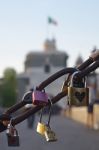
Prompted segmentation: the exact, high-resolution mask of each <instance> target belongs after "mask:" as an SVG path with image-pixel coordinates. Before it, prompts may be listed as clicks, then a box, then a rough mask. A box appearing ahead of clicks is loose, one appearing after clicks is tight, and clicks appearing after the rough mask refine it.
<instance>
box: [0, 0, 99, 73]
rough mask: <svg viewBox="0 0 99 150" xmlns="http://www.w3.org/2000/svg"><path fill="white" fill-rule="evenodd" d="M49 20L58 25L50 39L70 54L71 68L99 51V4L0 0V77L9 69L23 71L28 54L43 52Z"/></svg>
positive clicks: (66, 0) (89, 1)
mask: <svg viewBox="0 0 99 150" xmlns="http://www.w3.org/2000/svg"><path fill="white" fill-rule="evenodd" d="M47 16H51V17H52V18H54V19H55V20H56V21H57V22H58V26H57V27H54V26H51V27H50V28H49V32H50V34H49V38H51V37H53V36H54V37H55V38H56V40H57V47H58V48H59V49H61V50H65V51H66V52H67V53H68V55H69V60H68V65H69V66H71V67H72V66H73V64H74V62H75V60H76V58H77V56H78V55H79V54H81V55H82V57H83V58H84V60H85V59H87V58H88V56H89V54H90V51H91V50H92V48H93V47H94V46H95V45H96V46H97V47H98V48H99V1H98V0H0V75H2V73H3V71H4V69H5V68H6V67H14V68H15V69H16V71H17V72H20V71H22V70H23V69H24V65H23V63H24V60H25V56H26V54H27V53H28V52H29V51H34V50H36V51H41V50H42V49H43V42H44V40H45V38H46V37H47V36H48V35H47Z"/></svg>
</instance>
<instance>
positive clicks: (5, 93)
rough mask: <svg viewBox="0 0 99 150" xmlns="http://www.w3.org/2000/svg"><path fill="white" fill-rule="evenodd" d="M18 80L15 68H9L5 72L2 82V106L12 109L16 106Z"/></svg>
mask: <svg viewBox="0 0 99 150" xmlns="http://www.w3.org/2000/svg"><path fill="white" fill-rule="evenodd" d="M16 91H17V79H16V71H15V70H14V69H13V68H7V69H5V71H4V77H3V82H2V106H3V107H10V106H12V105H13V104H15V102H16V99H17V92H16Z"/></svg>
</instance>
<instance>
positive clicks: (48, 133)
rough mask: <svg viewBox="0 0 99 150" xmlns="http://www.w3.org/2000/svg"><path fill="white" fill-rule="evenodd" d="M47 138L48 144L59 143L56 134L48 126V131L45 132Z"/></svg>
mask: <svg viewBox="0 0 99 150" xmlns="http://www.w3.org/2000/svg"><path fill="white" fill-rule="evenodd" d="M44 134H45V138H46V141H47V142H55V141H57V138H56V135H55V133H54V132H53V131H52V130H51V128H50V126H47V125H46V130H45V133H44Z"/></svg>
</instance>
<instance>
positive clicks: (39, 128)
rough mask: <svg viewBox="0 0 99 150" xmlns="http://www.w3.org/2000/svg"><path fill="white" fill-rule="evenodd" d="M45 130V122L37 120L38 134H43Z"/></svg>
mask: <svg viewBox="0 0 99 150" xmlns="http://www.w3.org/2000/svg"><path fill="white" fill-rule="evenodd" d="M45 130H46V127H45V124H43V123H41V122H38V124H37V129H36V131H37V132H38V133H39V134H41V135H44V132H45Z"/></svg>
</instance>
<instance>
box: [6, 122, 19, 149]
mask: <svg viewBox="0 0 99 150" xmlns="http://www.w3.org/2000/svg"><path fill="white" fill-rule="evenodd" d="M6 135H7V140H8V146H15V147H16V146H20V143H19V135H18V131H17V130H16V129H15V127H13V126H12V125H11V124H9V125H8V128H7V132H6Z"/></svg>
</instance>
